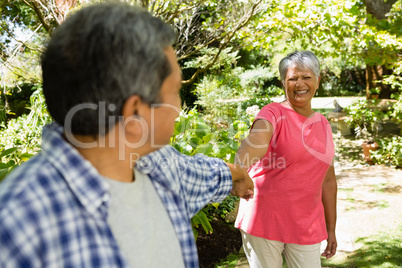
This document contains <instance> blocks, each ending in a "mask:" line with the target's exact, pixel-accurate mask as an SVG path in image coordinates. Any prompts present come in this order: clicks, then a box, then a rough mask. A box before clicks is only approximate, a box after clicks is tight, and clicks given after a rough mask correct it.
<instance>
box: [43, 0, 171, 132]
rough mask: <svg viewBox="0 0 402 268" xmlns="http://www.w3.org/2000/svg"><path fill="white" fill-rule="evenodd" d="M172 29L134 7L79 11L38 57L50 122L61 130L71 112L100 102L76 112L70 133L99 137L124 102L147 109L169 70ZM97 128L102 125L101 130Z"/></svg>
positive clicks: (156, 99) (105, 5) (115, 5)
mask: <svg viewBox="0 0 402 268" xmlns="http://www.w3.org/2000/svg"><path fill="white" fill-rule="evenodd" d="M175 38H176V33H175V32H174V30H173V29H172V28H171V27H170V26H168V25H167V24H165V23H164V22H162V21H161V20H160V19H158V18H155V17H153V16H152V15H151V14H150V13H148V12H147V11H145V10H143V9H142V8H140V7H133V6H130V5H128V4H123V3H118V2H114V3H103V4H96V5H92V6H88V7H85V8H82V9H81V10H79V11H77V12H76V13H74V14H73V15H72V16H71V17H69V18H67V19H66V21H65V22H64V23H63V24H62V25H61V26H60V27H59V28H58V29H56V31H55V32H54V34H53V35H52V38H51V40H50V41H49V43H48V44H47V47H46V50H45V52H44V54H43V55H42V70H43V91H44V95H45V97H46V102H47V105H48V110H49V112H50V114H51V115H52V117H53V118H54V120H55V121H56V122H57V123H59V124H60V125H64V122H65V120H66V116H67V114H68V112H69V111H70V110H71V109H73V108H74V109H76V107H77V106H78V105H80V104H92V106H91V107H94V105H97V107H99V104H100V103H102V104H103V106H104V107H106V109H103V110H104V111H100V108H98V109H97V110H95V109H81V110H79V109H78V111H77V112H76V113H75V114H74V117H73V118H72V121H71V132H72V133H73V134H80V135H93V136H96V135H98V134H101V135H102V134H105V133H107V132H108V131H109V129H110V128H111V127H113V123H109V121H110V118H111V117H115V118H117V117H118V116H119V115H121V112H122V107H123V104H124V102H125V100H126V99H127V98H128V97H130V96H132V95H138V96H140V97H141V98H142V100H143V101H145V102H147V103H149V104H152V103H157V102H159V101H160V99H159V97H160V96H159V91H160V88H161V85H162V83H163V81H164V80H165V78H166V77H167V76H168V75H169V74H170V72H171V66H170V63H169V61H168V59H167V58H166V55H165V53H164V50H165V49H166V48H167V47H168V46H169V45H171V44H172V43H173V42H174V40H175ZM100 125H102V126H106V127H105V130H103V131H102V129H100Z"/></svg>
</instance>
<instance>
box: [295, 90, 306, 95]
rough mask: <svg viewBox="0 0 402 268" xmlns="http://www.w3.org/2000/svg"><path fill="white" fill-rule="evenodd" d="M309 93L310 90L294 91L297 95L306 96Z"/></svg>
mask: <svg viewBox="0 0 402 268" xmlns="http://www.w3.org/2000/svg"><path fill="white" fill-rule="evenodd" d="M307 92H308V90H297V91H294V93H295V94H296V95H305V94H307Z"/></svg>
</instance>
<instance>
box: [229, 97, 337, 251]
mask: <svg viewBox="0 0 402 268" xmlns="http://www.w3.org/2000/svg"><path fill="white" fill-rule="evenodd" d="M258 119H265V120H268V121H269V122H270V123H271V124H272V126H273V128H274V134H273V136H272V138H271V141H270V144H269V148H268V151H267V153H266V155H265V156H264V157H263V158H262V159H260V161H259V162H257V163H256V164H255V165H253V166H252V167H251V168H250V169H249V171H248V172H249V175H250V177H251V178H252V179H253V181H254V186H255V189H254V198H253V199H250V200H249V201H246V200H244V199H241V201H240V207H239V213H238V215H237V219H236V222H235V227H237V228H240V229H242V230H243V231H245V232H246V233H248V234H251V235H254V236H258V237H262V238H265V239H269V240H276V241H281V242H283V243H295V244H300V245H311V244H316V243H319V242H321V241H323V240H325V239H326V238H327V231H326V227H325V216H324V207H323V205H322V202H321V195H322V182H323V179H324V176H325V174H326V172H327V170H328V167H329V165H330V164H331V162H332V159H333V157H334V154H335V150H334V144H333V140H332V132H331V126H330V125H329V122H328V121H327V119H326V118H325V117H324V116H323V115H322V114H320V113H315V114H314V115H313V116H312V117H310V118H307V117H305V116H302V115H300V114H298V113H297V112H295V111H294V110H292V109H290V108H287V107H284V106H282V105H281V104H279V103H271V104H268V105H267V106H265V107H264V108H263V109H262V110H261V111H260V112H259V113H258V115H257V117H256V119H255V120H258ZM254 122H255V121H254Z"/></svg>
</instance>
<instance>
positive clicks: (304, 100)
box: [284, 66, 321, 107]
mask: <svg viewBox="0 0 402 268" xmlns="http://www.w3.org/2000/svg"><path fill="white" fill-rule="evenodd" d="M320 79H321V77H320V76H319V77H318V78H317V77H316V76H315V74H314V72H313V71H311V70H310V69H304V70H301V69H298V68H297V67H296V66H290V67H289V69H288V71H287V73H286V78H285V84H284V87H285V94H286V98H287V100H288V101H289V102H290V104H292V105H294V106H296V107H308V106H310V105H311V99H312V98H313V97H314V94H315V92H316V90H317V89H318V86H319V84H320Z"/></svg>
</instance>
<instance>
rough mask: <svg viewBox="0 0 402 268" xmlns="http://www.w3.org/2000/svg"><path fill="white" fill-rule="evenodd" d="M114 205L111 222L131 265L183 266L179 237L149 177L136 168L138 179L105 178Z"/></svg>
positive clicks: (110, 211) (112, 205)
mask: <svg viewBox="0 0 402 268" xmlns="http://www.w3.org/2000/svg"><path fill="white" fill-rule="evenodd" d="M106 182H107V183H108V184H109V186H110V190H109V191H110V194H111V205H110V207H109V211H108V212H109V213H108V223H109V225H110V227H111V230H112V233H113V235H114V237H115V239H116V241H117V244H118V245H119V247H120V250H121V252H122V255H123V256H124V258H125V259H126V260H127V262H128V263H129V265H130V266H131V267H141V268H143V267H144V268H145V267H146V268H152V267H155V268H160V267H174V268H176V267H177V268H181V267H183V268H184V261H183V257H182V253H181V249H180V244H179V240H178V239H177V236H176V233H175V231H174V229H173V225H172V222H171V221H170V219H169V216H168V214H167V211H166V209H165V207H164V205H163V203H162V201H161V200H160V198H159V196H158V194H157V192H156V190H155V188H154V187H153V185H152V183H151V181H150V179H149V177H148V176H147V175H145V174H142V173H140V172H138V171H137V170H135V181H134V182H132V183H123V182H119V181H116V180H111V179H106Z"/></svg>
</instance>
